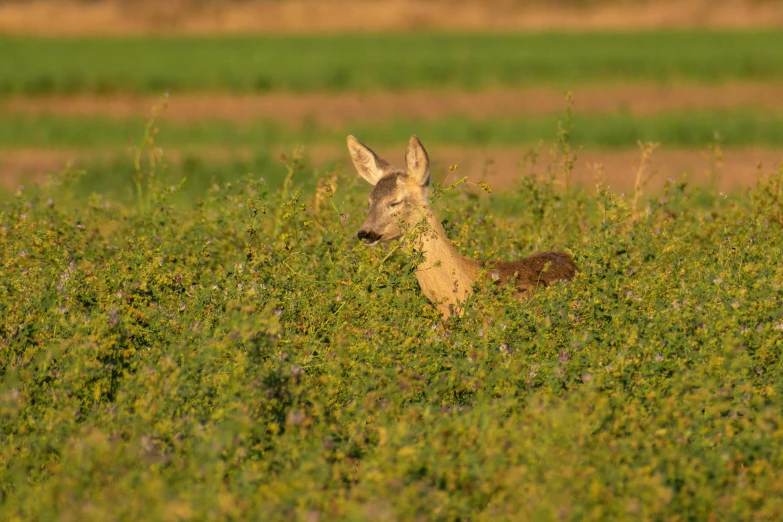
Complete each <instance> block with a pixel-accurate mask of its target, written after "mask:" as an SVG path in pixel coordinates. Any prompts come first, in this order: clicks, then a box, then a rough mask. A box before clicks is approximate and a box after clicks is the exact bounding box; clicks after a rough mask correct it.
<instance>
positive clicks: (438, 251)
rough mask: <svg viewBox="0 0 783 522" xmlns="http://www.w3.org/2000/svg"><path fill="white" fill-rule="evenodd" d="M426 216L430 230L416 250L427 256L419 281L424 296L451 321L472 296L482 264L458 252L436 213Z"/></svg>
mask: <svg viewBox="0 0 783 522" xmlns="http://www.w3.org/2000/svg"><path fill="white" fill-rule="evenodd" d="M424 212H425V219H426V221H427V225H428V226H427V227H426V228H425V230H424V232H422V233H421V234H420V235H419V236H418V237H417V239H416V247H417V248H419V249H421V250H422V252H423V253H424V261H422V262H421V263H420V264H419V265H418V267H417V268H416V278H417V279H418V281H419V286H420V287H421V290H422V292H424V295H426V296H427V298H428V299H429V300H430V301H432V302H433V303H435V304H436V305H437V307H438V310H439V311H440V312H441V314H442V315H443V316H444V317H448V316H449V315H451V314H452V313H454V311H456V305H458V304H459V303H461V302H462V301H464V300H465V299H466V298H467V297H468V296H469V295H470V293H471V286H472V284H473V282H474V281H475V280H476V278H477V277H478V272H479V264H478V262H476V261H473V260H470V259H467V258H465V257H463V256H462V255H461V254H460V253H459V252H457V249H456V248H454V246H453V245H452V244H451V242H450V241H449V239H448V238H447V237H446V231H445V230H444V229H443V226H442V225H441V224H440V222H439V221H438V219H437V218H436V217H435V215H434V214H433V212H432V210H430V209H425V210H424ZM452 306H454V307H455V308H452Z"/></svg>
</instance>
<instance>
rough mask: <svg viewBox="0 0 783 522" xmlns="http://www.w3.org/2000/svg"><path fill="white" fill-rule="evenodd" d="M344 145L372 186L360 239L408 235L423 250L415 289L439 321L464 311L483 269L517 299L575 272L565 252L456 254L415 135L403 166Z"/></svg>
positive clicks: (354, 144)
mask: <svg viewBox="0 0 783 522" xmlns="http://www.w3.org/2000/svg"><path fill="white" fill-rule="evenodd" d="M347 144H348V152H349V154H350V156H351V160H352V161H353V164H354V167H355V168H356V171H357V172H358V173H359V175H360V176H361V177H362V178H364V180H366V181H367V182H368V183H369V184H370V185H373V189H372V192H371V193H370V197H369V204H370V208H369V212H368V214H367V218H366V219H365V220H364V223H362V225H361V227H360V228H359V232H358V234H357V236H358V238H359V240H360V241H362V242H364V244H365V245H367V246H374V245H377V244H378V243H381V242H386V241H393V240H396V239H402V238H412V239H413V241H414V247H415V249H416V250H419V251H420V252H422V254H423V260H422V261H421V262H420V263H419V264H418V265H417V267H416V278H417V280H418V283H419V287H420V288H421V290H422V293H423V294H424V295H425V296H426V297H427V299H429V301H430V302H431V303H433V304H434V305H435V306H436V307H437V309H438V311H439V312H440V315H441V316H442V318H443V319H448V318H449V317H452V316H455V315H456V316H461V315H462V314H463V313H464V303H465V301H466V300H467V299H468V297H470V295H471V294H472V293H473V287H474V284H475V283H476V282H477V281H478V279H479V277H481V274H482V272H483V273H484V275H485V277H487V278H489V279H490V280H491V281H490V282H491V283H493V284H505V285H508V284H511V285H514V287H515V288H514V289H513V292H514V295H515V296H517V297H518V298H529V297H530V296H531V295H532V294H533V292H534V291H535V290H537V289H539V288H544V287H547V286H550V285H552V284H553V283H555V282H558V281H564V280H566V281H567V280H571V279H573V277H574V275H575V274H576V272H577V270H578V268H577V266H576V264H575V263H574V261H573V259H572V258H571V256H569V255H568V254H567V253H564V252H538V253H534V254H532V255H530V256H528V257H526V258H524V259H520V260H518V261H477V260H473V259H469V258H466V257H464V256H463V255H461V254H460V253H459V252H458V251H457V249H456V248H455V247H454V245H452V244H451V242H450V241H449V239H448V238H447V237H446V231H445V230H444V228H443V226H442V225H441V223H440V221H439V220H438V219H437V218H436V216H435V214H434V213H433V211H432V209H431V208H430V204H429V203H430V202H429V188H430V160H429V156H428V155H427V151H426V150H425V149H424V146H423V145H422V144H421V141H419V138H418V137H417V136H416V135H415V134H414V135H413V136H411V138H410V140H409V141H408V148H407V151H406V152H405V168H404V169H399V168H396V167H394V166H393V165H392V164H391V163H389V162H388V161H386V160H385V159H383V158H381V157H380V156H378V155H377V154H376V153H375V152H373V151H372V150H371V149H370V148H369V147H367V146H366V145H364V144H362V143H361V142H360V141H359V140H357V139H356V138H355V137H354V136H348V137H347ZM420 224H423V226H418V227H417V225H420ZM408 231H412V232H413V234H412V235H411V234H407V232H408Z"/></svg>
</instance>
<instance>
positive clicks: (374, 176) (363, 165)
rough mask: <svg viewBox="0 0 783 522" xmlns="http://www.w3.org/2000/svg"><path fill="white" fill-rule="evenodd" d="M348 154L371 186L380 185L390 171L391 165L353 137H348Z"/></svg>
mask: <svg viewBox="0 0 783 522" xmlns="http://www.w3.org/2000/svg"><path fill="white" fill-rule="evenodd" d="M348 152H349V153H350V154H351V159H352V160H353V165H354V167H356V170H357V172H359V175H360V176H361V177H363V178H364V179H365V180H367V182H368V183H369V184H370V185H375V184H376V183H378V180H380V179H381V178H382V177H384V176H385V175H386V174H387V173H388V172H389V171H390V170H391V165H390V164H389V163H388V162H387V161H386V160H384V159H383V158H380V157H379V156H378V155H377V154H375V153H374V152H373V151H372V150H370V148H369V147H367V146H365V145H362V144H361V143H360V142H359V140H357V139H356V138H354V137H353V136H348Z"/></svg>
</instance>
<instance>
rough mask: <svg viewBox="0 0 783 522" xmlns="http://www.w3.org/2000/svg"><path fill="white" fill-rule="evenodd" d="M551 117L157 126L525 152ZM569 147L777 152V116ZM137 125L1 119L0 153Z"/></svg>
mask: <svg viewBox="0 0 783 522" xmlns="http://www.w3.org/2000/svg"><path fill="white" fill-rule="evenodd" d="M556 119H557V117H556V115H548V116H535V117H534V116H520V117H514V118H487V119H483V120H475V119H472V118H470V117H467V116H462V115H453V116H449V117H446V118H441V119H438V120H416V119H397V120H392V121H380V122H373V123H369V124H368V123H359V124H356V123H353V124H345V125H343V126H341V127H339V128H336V127H325V126H320V125H318V124H316V123H313V122H305V123H303V124H301V125H287V124H284V123H281V122H279V121H272V120H255V121H253V122H251V123H237V122H232V121H227V120H211V121H209V120H208V121H203V122H200V123H198V124H195V123H176V122H172V121H163V122H161V124H160V128H161V132H162V133H163V141H162V143H164V144H165V145H168V146H176V147H190V148H194V147H198V146H202V145H207V146H219V147H250V148H252V149H255V150H265V149H268V148H269V147H270V146H273V145H281V144H290V143H294V142H296V143H301V144H306V145H311V144H317V143H330V144H333V143H342V142H343V141H344V139H345V136H346V135H347V134H350V133H355V134H357V135H361V136H362V137H364V138H365V139H367V140H368V141H372V142H373V143H381V144H395V143H404V141H405V139H406V138H405V136H409V135H410V134H412V133H414V132H418V133H420V134H422V135H424V136H427V138H428V143H445V144H452V145H506V146H508V145H531V144H535V143H538V142H539V141H540V140H541V137H542V136H547V135H551V131H552V129H553V128H554V127H555V125H556ZM573 121H574V129H573V132H572V140H573V142H574V143H575V144H579V145H586V146H592V147H601V148H626V149H627V148H631V147H635V146H636V142H637V140H640V139H641V140H644V141H657V142H660V143H662V144H663V145H665V146H670V147H694V148H698V147H703V146H705V145H706V144H708V143H709V142H711V141H713V140H714V139H715V135H716V134H718V135H719V136H720V139H721V141H722V143H724V144H725V145H726V146H737V147H741V146H748V145H760V146H780V145H783V113H778V112H774V111H766V112H764V111H762V110H761V109H736V110H726V111H685V112H668V113H661V114H656V115H650V116H633V115H630V114H628V113H613V114H576V115H574V117H573ZM140 124H141V120H113V119H110V118H107V117H100V116H96V117H81V118H79V117H67V116H37V117H30V116H25V115H8V116H6V117H4V118H3V119H2V120H0V149H2V148H6V149H9V148H24V147H46V148H55V149H56V148H88V149H89V148H96V147H97V148H100V147H109V148H111V147H114V146H115V145H116V144H118V143H123V142H126V141H127V140H128V139H129V138H132V137H133V136H134V135H135V134H136V133H137V129H138V128H139V126H140Z"/></svg>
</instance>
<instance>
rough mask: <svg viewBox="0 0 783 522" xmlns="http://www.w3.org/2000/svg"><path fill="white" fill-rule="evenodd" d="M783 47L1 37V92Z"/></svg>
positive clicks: (311, 86)
mask: <svg viewBox="0 0 783 522" xmlns="http://www.w3.org/2000/svg"><path fill="white" fill-rule="evenodd" d="M782 47H783V35H781V33H780V32H779V31H775V32H758V33H737V32H651V33H644V32H642V33H626V34H622V33H618V34H611V33H593V34H571V33H563V34H561V33H541V34H506V35H464V34H461V35H434V34H405V35H340V36H285V37H283V36H253V37H220V38H217V37H210V38H208V37H176V38H116V39H101V38H78V39H61V38H58V39H46V38H32V37H0V56H2V57H3V60H2V61H0V94H6V95H7V94H40V95H44V94H71V93H80V92H85V93H96V94H106V93H111V92H146V93H155V94H158V93H160V92H162V91H165V90H168V91H171V92H180V91H232V92H266V91H271V90H290V91H355V90H377V89H385V90H400V89H415V88H422V87H438V88H462V89H480V88H485V87H491V86H510V87H517V86H520V85H551V84H555V85H559V86H562V87H568V88H575V87H576V86H578V85H580V84H584V83H594V84H603V83H607V82H620V81H633V82H643V81H648V82H676V81H685V82H701V83H714V82H716V81H742V80H750V81H770V80H781V79H783V54H781V53H780V52H779V51H778V49H780V48H782Z"/></svg>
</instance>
